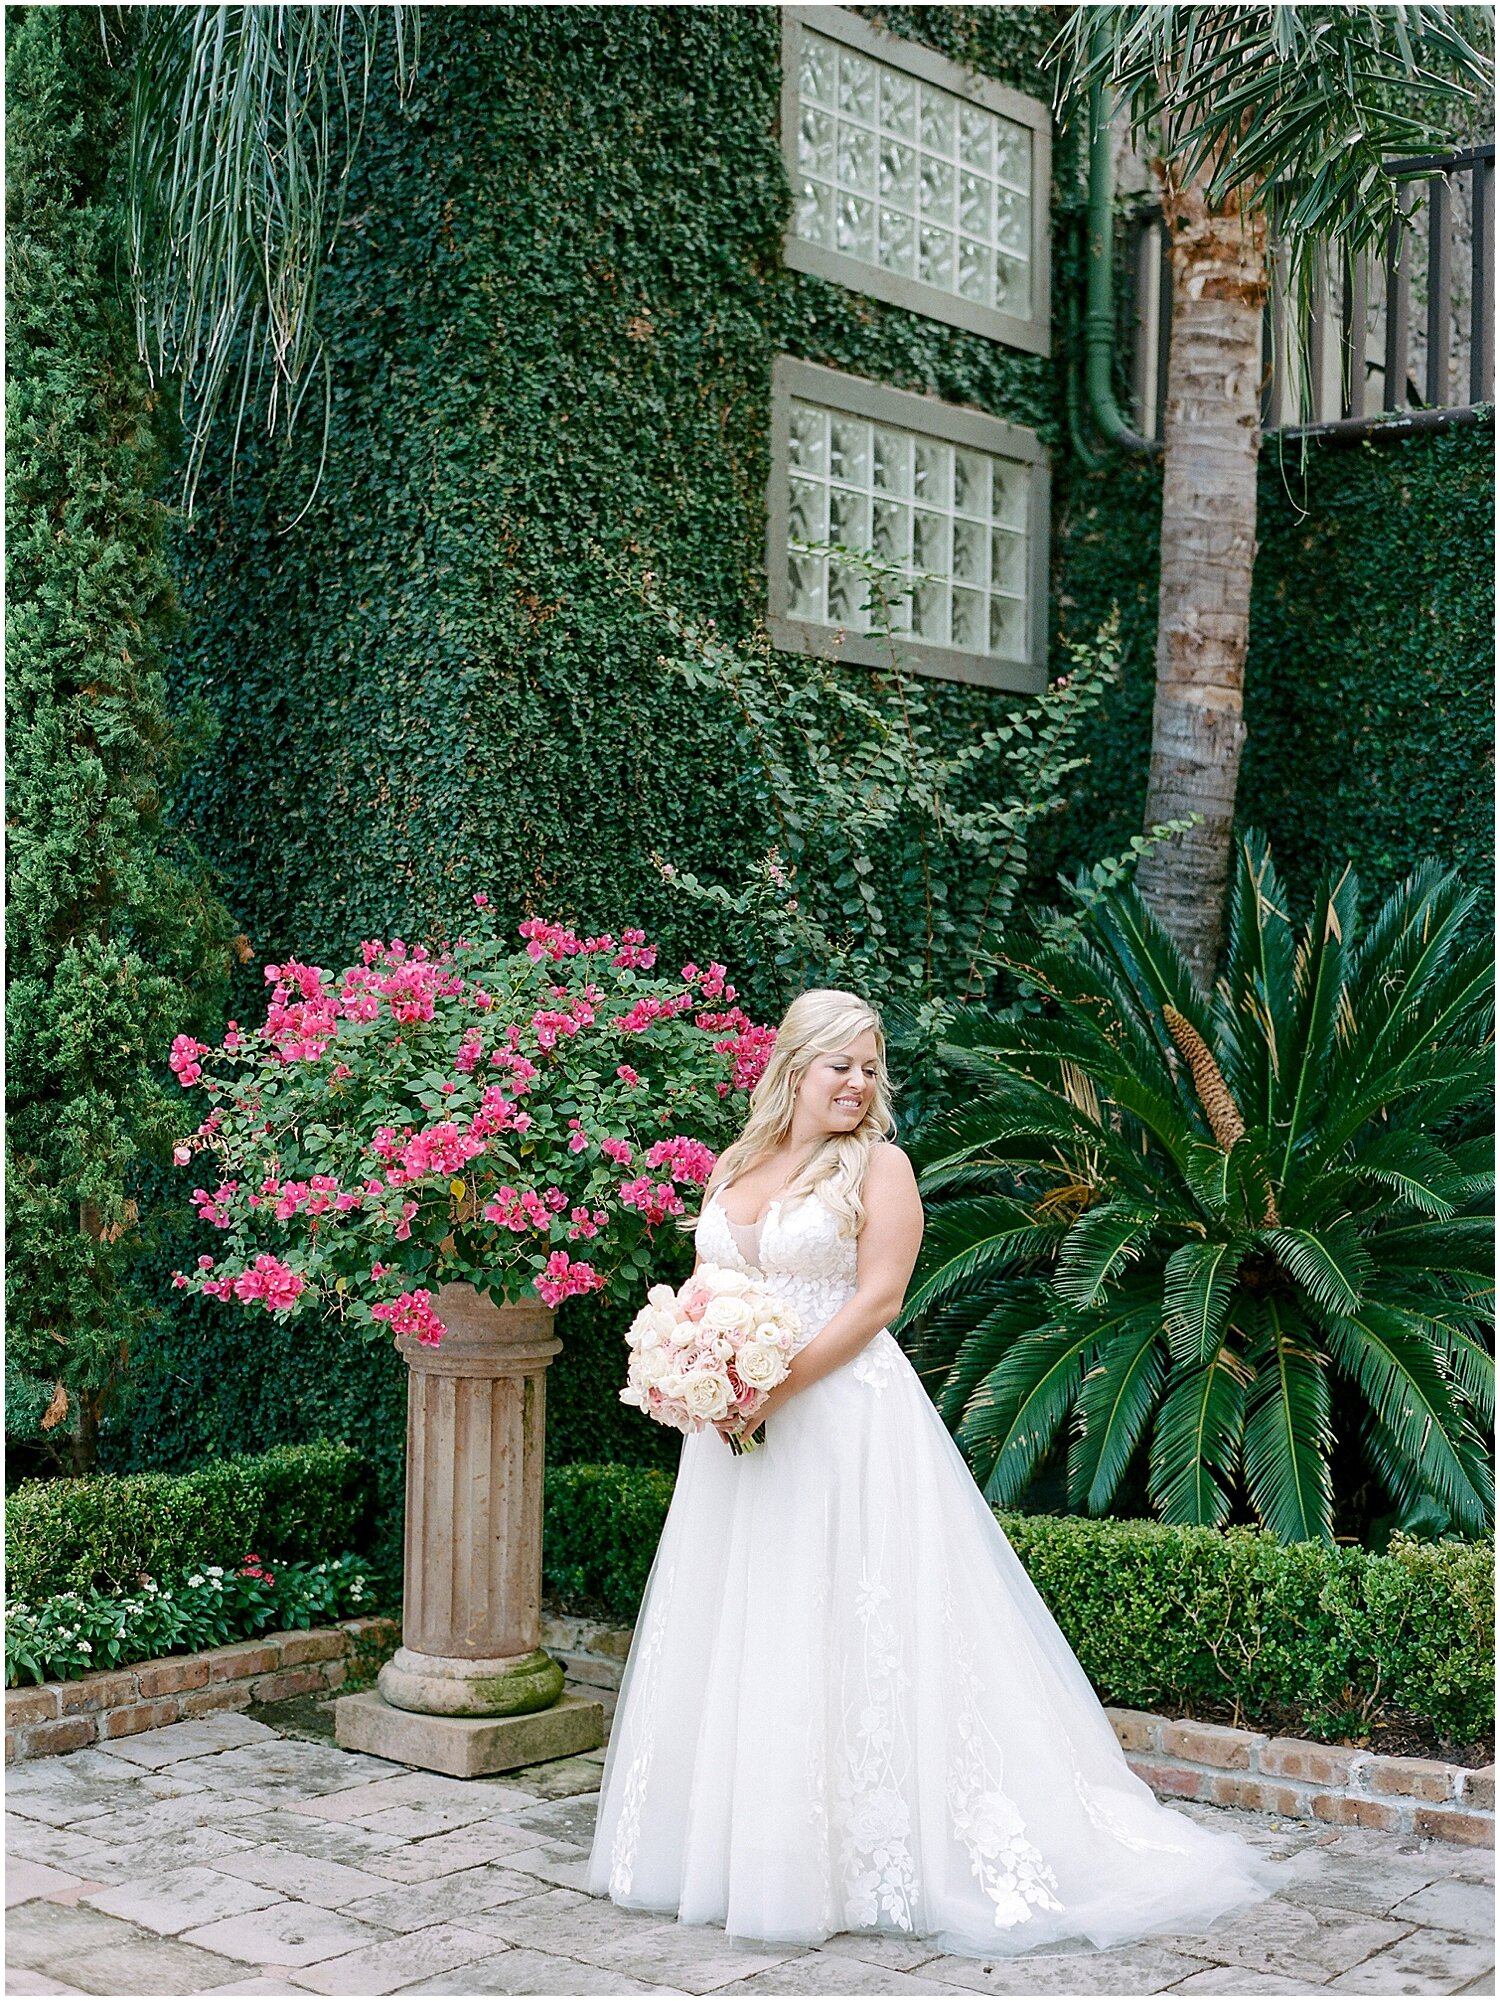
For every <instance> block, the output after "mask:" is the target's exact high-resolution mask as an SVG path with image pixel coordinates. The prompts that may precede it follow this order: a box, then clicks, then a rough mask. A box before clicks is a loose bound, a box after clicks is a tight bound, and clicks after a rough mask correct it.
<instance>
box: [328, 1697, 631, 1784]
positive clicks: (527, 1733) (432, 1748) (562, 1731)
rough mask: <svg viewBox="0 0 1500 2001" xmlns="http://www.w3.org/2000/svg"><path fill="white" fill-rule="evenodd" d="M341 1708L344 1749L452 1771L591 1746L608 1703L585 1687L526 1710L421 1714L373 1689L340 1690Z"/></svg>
mask: <svg viewBox="0 0 1500 2001" xmlns="http://www.w3.org/2000/svg"><path fill="white" fill-rule="evenodd" d="M336 1708H337V1713H336V1715H335V1718H334V1722H335V1726H336V1730H337V1736H338V1741H339V1743H340V1745H342V1747H343V1748H344V1749H345V1750H346V1751H368V1752H369V1753H370V1755H371V1756H372V1757H376V1758H390V1759H392V1760H393V1761H394V1762H395V1763H397V1764H399V1765H420V1766H421V1767H422V1769H423V1770H424V1771H428V1772H446V1773H447V1774H448V1776H449V1777H450V1778H454V1779H476V1778H481V1777H483V1776H484V1775H485V1774H486V1773H490V1772H514V1771H517V1770H519V1768H520V1767H521V1766H522V1765H539V1764H541V1763H542V1762H543V1761H544V1760H545V1759H547V1758H567V1757H571V1756H573V1754H574V1753H575V1752H578V1751H592V1750H594V1749H595V1748H596V1747H597V1746H598V1745H600V1744H602V1743H603V1741H604V1705H603V1703H602V1702H594V1701H591V1700H590V1699H589V1697H587V1696H584V1695H564V1696H561V1697H559V1699H558V1700H557V1701H556V1702H554V1703H553V1704H552V1705H551V1706H550V1707H549V1708H547V1709H537V1710H533V1711H532V1712H531V1713H530V1714H529V1715H525V1716H420V1715H418V1714H417V1712H416V1711H415V1710H413V1709H394V1708H392V1706H391V1704H390V1703H388V1702H386V1701H383V1700H382V1698H381V1697H380V1696H378V1695H376V1694H375V1693H374V1692H373V1691H371V1692H369V1693H367V1694H364V1695H345V1696H341V1697H340V1698H339V1701H338V1704H337V1705H336Z"/></svg>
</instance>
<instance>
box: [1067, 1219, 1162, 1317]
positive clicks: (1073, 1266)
mask: <svg viewBox="0 0 1500 2001" xmlns="http://www.w3.org/2000/svg"><path fill="white" fill-rule="evenodd" d="M1158 1221H1159V1219H1158V1217H1157V1215H1156V1214H1155V1213H1154V1212H1153V1211H1152V1210H1150V1209H1142V1208H1141V1207H1140V1206H1139V1205H1138V1204H1136V1203H1134V1202H1106V1203H1102V1204H1101V1205H1100V1206H1099V1207H1098V1208H1097V1209H1090V1210H1088V1211H1087V1212H1086V1213H1085V1214H1084V1215H1083V1216H1081V1217H1080V1218H1079V1219H1078V1221H1077V1222H1076V1223H1075V1224H1074V1225H1073V1227H1072V1229H1071V1230H1069V1231H1068V1233H1067V1235H1066V1236H1065V1237H1064V1238H1063V1239H1062V1242H1061V1244H1060V1246H1059V1248H1058V1253H1057V1265H1056V1268H1055V1270H1054V1272H1053V1276H1052V1283H1053V1285H1054V1287H1055V1288H1056V1290H1057V1292H1058V1294H1059V1296H1060V1297H1061V1298H1063V1299H1065V1300H1066V1301H1067V1302H1068V1304H1069V1306H1071V1307H1074V1308H1076V1309H1078V1310H1080V1311H1081V1310H1086V1309H1087V1308H1089V1307H1092V1306H1097V1305H1098V1304H1099V1302H1100V1301H1101V1300H1102V1298H1103V1297H1104V1295H1105V1293H1106V1292H1107V1291H1108V1289H1109V1285H1110V1281H1111V1280H1112V1279H1114V1278H1115V1277H1116V1276H1117V1275H1118V1274H1119V1273H1120V1272H1122V1271H1123V1270H1124V1269H1125V1267H1126V1266H1127V1265H1128V1264H1130V1263H1132V1262H1133V1261H1134V1260H1135V1259H1136V1258H1138V1257H1139V1256H1140V1255H1141V1252H1142V1251H1143V1250H1144V1248H1145V1245H1146V1241H1147V1239H1148V1238H1149V1237H1150V1235H1151V1232H1152V1231H1153V1229H1155V1228H1156V1227H1157V1226H1158Z"/></svg>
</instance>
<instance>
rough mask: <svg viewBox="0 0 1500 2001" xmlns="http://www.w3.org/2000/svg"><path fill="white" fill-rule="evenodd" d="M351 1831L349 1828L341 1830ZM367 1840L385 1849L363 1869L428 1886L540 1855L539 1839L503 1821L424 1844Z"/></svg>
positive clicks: (486, 1822)
mask: <svg viewBox="0 0 1500 2001" xmlns="http://www.w3.org/2000/svg"><path fill="white" fill-rule="evenodd" d="M347 1831H348V1830H347V1828H345V1829H341V1830H340V1832H347ZM359 1831H360V1832H361V1833H364V1832H365V1830H363V1829H361V1830H359ZM366 1839H367V1840H370V1841H378V1842H379V1843H380V1844H381V1848H380V1852H379V1853H377V1854H372V1855H371V1856H370V1858H369V1859H368V1860H367V1861H366V1862H365V1863H364V1864H363V1865H362V1866H363V1867H364V1868H366V1869H368V1870H369V1871H370V1872H371V1874H372V1875H376V1876H386V1877H389V1878H390V1879H391V1880H392V1881H393V1882H397V1883H425V1882H428V1881H430V1880H431V1878H432V1877H434V1876H451V1875H453V1874H454V1873H455V1871H457V1870H460V1869H473V1868H477V1867H478V1866H479V1865H480V1864H482V1863H485V1862H500V1863H503V1864H505V1865H506V1866H507V1867H509V1866H510V1863H511V1858H512V1857H513V1856H516V1855H520V1854H523V1853H524V1854H526V1855H528V1856H529V1857H535V1856H537V1855H538V1854H539V1850H538V1849H537V1846H536V1837H535V1835H533V1834H532V1833H531V1832H530V1831H529V1829H526V1828H520V1827H511V1826H510V1825H509V1824H508V1823H507V1822H506V1821H503V1820H478V1821H473V1822H471V1823H470V1825H469V1826H468V1827H456V1828H454V1829H453V1830H452V1831H451V1832H450V1833H448V1834H429V1835H428V1836H427V1837H426V1838H425V1839H424V1840H422V1841H409V1842H397V1841H393V1840H392V1839H391V1837H390V1836H389V1835H385V1834H367V1835H366ZM528 1866H529V1865H528Z"/></svg>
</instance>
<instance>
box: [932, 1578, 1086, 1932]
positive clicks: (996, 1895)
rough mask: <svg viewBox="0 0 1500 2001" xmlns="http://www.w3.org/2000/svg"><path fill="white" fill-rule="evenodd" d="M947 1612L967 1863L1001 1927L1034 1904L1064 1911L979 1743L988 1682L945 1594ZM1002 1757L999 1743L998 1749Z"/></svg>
mask: <svg viewBox="0 0 1500 2001" xmlns="http://www.w3.org/2000/svg"><path fill="white" fill-rule="evenodd" d="M944 1615H945V1620H946V1624H947V1628H948V1631H949V1632H950V1633H951V1634H952V1635H953V1642H954V1655H955V1661H954V1677H955V1680H956V1683H957V1686H958V1691H959V1697H960V1707H959V1712H958V1738H959V1741H958V1745H957V1747H956V1749H955V1751H954V1754H953V1758H952V1761H951V1763H950V1765H949V1768H948V1810H949V1812H950V1814H951V1815H952V1817H953V1831H954V1833H955V1834H956V1835H957V1836H958V1838H959V1840H960V1841H961V1842H962V1843H963V1845H964V1847H965V1848H966V1849H967V1850H968V1853H969V1866H970V1868H971V1869H972V1870H973V1872H974V1874H975V1875H976V1876H977V1877H978V1878H979V1886H980V1888H981V1889H982V1890H983V1891H984V1893H985V1895H986V1896H987V1897H988V1898H989V1900H990V1902H991V1903H992V1904H993V1905H994V1907H995V1923H996V1924H997V1925H1001V1926H1004V1925H1018V1924H1024V1923H1025V1922H1026V1920H1027V1919H1028V1918H1029V1917H1030V1916H1031V1914H1032V1910H1033V1908H1035V1909H1038V1910H1047V1911H1060V1910H1061V1909H1062V1908H1063V1906H1062V1903H1061V1900H1060V1899H1059V1898H1057V1897H1055V1896H1054V1895H1053V1894H1052V1893H1053V1891H1054V1890H1055V1889H1056V1888H1057V1876H1056V1874H1055V1873H1054V1871H1053V1870H1052V1869H1051V1867H1050V1866H1049V1865H1048V1863H1047V1862H1046V1861H1045V1860H1044V1859H1043V1856H1042V1853H1041V1850H1040V1849H1038V1848H1037V1847H1036V1845H1035V1844H1034V1843H1033V1842H1030V1841H1028V1840H1027V1839H1026V1831H1025V1830H1026V1823H1025V1821H1024V1820H1022V1818H1021V1815H1020V1812H1019V1810H1018V1809H1017V1807H1016V1805H1015V1802H1014V1801H1013V1800H1011V1799H1009V1798H1008V1797H1007V1796H1006V1794H1005V1793H1004V1792H1002V1791H1001V1789H1000V1784H999V1781H998V1779H997V1777H996V1775H995V1773H994V1772H993V1771H992V1770H991V1768H990V1765H989V1762H988V1760H987V1759H986V1757H985V1754H984V1747H983V1744H982V1743H981V1741H980V1738H981V1730H982V1726H981V1723H980V1718H979V1704H978V1700H977V1698H978V1697H979V1695H980V1694H982V1692H983V1689H984V1683H983V1682H982V1681H981V1680H980V1679H979V1676H978V1674H977V1673H976V1672H975V1669H974V1661H973V1655H972V1652H971V1650H970V1648H969V1647H968V1646H967V1644H966V1643H965V1641H964V1639H963V1637H962V1634H961V1631H960V1628H959V1627H958V1625H957V1624H956V1623H955V1621H954V1617H953V1600H952V1596H951V1593H947V1594H945V1598H944ZM996 1755H997V1757H998V1755H999V1751H998V1746H997V1747H996Z"/></svg>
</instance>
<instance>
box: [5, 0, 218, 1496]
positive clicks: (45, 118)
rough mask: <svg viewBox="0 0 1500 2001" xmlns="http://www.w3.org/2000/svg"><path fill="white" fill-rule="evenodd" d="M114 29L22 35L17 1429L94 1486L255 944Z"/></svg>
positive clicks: (12, 457) (13, 67)
mask: <svg viewBox="0 0 1500 2001" xmlns="http://www.w3.org/2000/svg"><path fill="white" fill-rule="evenodd" d="M102 19H103V11H102V10H96V9H94V8H91V7H77V8H74V7H45V6H44V7H28V8H14V9H8V10H7V21H6V42H7V56H8V62H7V79H6V80H7V100H8V103H7V111H8V121H7V167H8V175H7V204H8V217H7V221H8V230H7V274H6V282H7V300H8V310H9V329H8V332H9V340H8V346H9V361H10V376H9V382H8V386H7V421H8V439H7V442H8V447H9V463H8V481H7V493H6V522H7V551H6V563H7V586H8V603H9V611H8V617H7V644H8V659H9V676H8V690H9V696H8V705H7V720H6V761H7V778H8V805H7V814H8V829H7V832H8V853H7V890H8V899H9V917H8V933H7V968H6V982H7V1028H8V1038H7V1041H8V1058H9V1060H8V1066H7V1092H8V1121H7V1133H6V1166H7V1174H6V1180H7V1190H6V1192H7V1197H8V1200H7V1204H6V1229H7V1251H8V1270H7V1302H6V1303H7V1320H8V1337H9V1338H8V1343H7V1359H6V1378H7V1380H6V1422H7V1430H8V1431H9V1432H10V1433H11V1435H12V1436H13V1437H16V1438H21V1439H32V1440H37V1439H41V1438H45V1439H47V1440H48V1441H50V1443H51V1445H52V1447H53V1448H55V1449H54V1451H53V1453H52V1454H51V1455H50V1456H51V1457H52V1458H53V1459H54V1460H58V1461H61V1462H62V1463H64V1464H66V1465H67V1466H69V1467H70V1469H73V1470H82V1469H84V1468H86V1467H87V1466H88V1465H89V1464H91V1463H92V1457H93V1444H94V1439H95V1436H96V1434H97V1430H98V1424H99V1419H100V1416H101V1413H102V1411H103V1409H104V1407H105V1404H106V1402H107V1400H108V1399H109V1397H110V1396H111V1394H112V1392H113V1390H114V1389H115V1388H116V1387H117V1385H118V1383H119V1381H120V1378H121V1375H122V1371H123V1370H124V1369H125V1367H126V1366H127V1364H128V1359H129V1352H130V1342H131V1337H132V1334H133V1333H134V1331H135V1330H137V1329H138V1328H139V1327H140V1325H141V1324H142V1321H143V1319H145V1318H146V1317H147V1316H148V1315H150V1314H151V1312H152V1311H153V1308H152V1305H151V1301H150V1296H149V1293H148V1290H147V1287H146V1284H145V1278H144V1273H143V1270H142V1267H141V1253H142V1251H143V1250H144V1249H145V1248H146V1247H147V1244H148V1242H149V1237H150V1232H149V1228H148V1224H149V1222H150V1216H149V1214H148V1213H147V1204H146V1202H145V1189H146V1185H147V1181H148V1180H149V1178H150V1176H151V1174H152V1172H153V1170H152V1166H151V1163H152V1162H153V1161H164V1160H169V1159H170V1152H171V1146H172V1143H173V1141H174V1139H176V1138H178V1137H180V1136H181V1130H182V1127H183V1124H184V1122H185V1121H186V1119H187V1117H188V1114H187V1112H186V1107H185V1103H184V1102H183V1101H182V1099H181V1094H180V1093H179V1092H178V1090H177V1086H176V1084H175V1082H174V1080H173V1079H172V1078H171V1077H170V1075H169V1073H168V1072H167V1069H166V1066H165V1056H166V1051H167V1048H168V1046H169V1044H170V1042H171V1038H172V1036H173V1035H174V1034H175V1033H177V1032H178V1031H181V1030H185V1031H187V1032H198V1033H204V1032H206V1029H207V1025H208V1023H209V1022H210V1021H212V1020H213V1019H214V1017H215V1015H216V1014H218V1018H219V1019H220V1020H222V1014H221V1013H219V1010H221V1008H222V1005H223V997H224V992H225V989H226V985H227V979H228V974H229V970H230V960H231V944H230V939H231V932H232V929H233V926H232V924H231V922H230V919H229V916H228V913H227V912H226V911H225V910H224V908H223V906H222V905H221V904H220V903H219V902H218V900H217V899H216V897H215V896H214V894H213V890H212V887H211V884H210V880H209V877H208V873H207V871H206V869H205V868H204V866H203V864H202V863H201V861H200V860H199V858H198V857H197V855H196V853H195V852H194V850H193V848H192V846H191V844H190V842H189V841H188V840H187V839H186V837H185V836H184V834H183V832H182V831H181V830H180V829H178V828H176V827H174V825H173V824H172V821H171V817H170V812H169V801H170V795H171V790H172V786H173V783H174V781H175V779H176V778H177V776H178V775H179V773H180V771H181V770H182V768H183V765H184V763H185V762H186V760H187V759H188V758H189V757H190V756H191V755H192V754H194V753H195V751H196V750H197V749H198V748H199V747H200V745H201V742H202V738H203V731H202V727H201V724H200V723H199V722H198V721H197V719H196V718H188V719H183V718H179V717H177V716H174V714H173V713H172V712H171V710H170V709H169V706H168V702H167V697H166V689H165V684H164V679H163V671H162V669H163V655H164V649H165V647H166V645H167V643H168V641H169V639H170V635H171V634H172V632H173V630H174V628H175V626H176V624H177V622H178V620H179V613H178V609H177V601H176V596H175V592H174V589H173V585H172V578H171V574H170V571H169V568H168V565H167V561H166V551H165V537H166V534H167V530H168V525H169V523H168V515H167V511H166V509H165V507H164V506H163V505H162V503H161V502H160V500H159V499H158V498H157V490H158V486H159V483H160V479H161V475H162V472H163V469H164V446H163V437H162V425H161V421H160V416H159V412H158V409H157V397H156V392H154V391H153V389H152V387H151V385H150V383H149V381H148V379H147V376H146V374H145V371H144V370H143V369H142V368H141V367H140V366H139V364H138V362H137V360H136V348H135V339H134V331H133V318H132V311H131V305H130V300H129V298H128V296H127V292H126V270H127V265H126V256H125V246H126V234H125V229H126V207H125V201H124V195H123V190H122V186H121V168H122V165H123V160H124V139H125V118H126V111H127V103H128V89H129V86H128V71H127V69H126V67H125V65H124V63H123V61H122V60H121V57H122V54H123V51H122V50H121V49H120V48H119V47H118V46H115V47H114V48H113V49H112V48H111V46H110V45H109V44H108V43H107V42H106V41H105V39H104V31H103V30H102V28H101V20H102ZM110 32H111V33H115V32H118V31H113V30H112V31H110ZM23 1456H31V1455H23Z"/></svg>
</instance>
